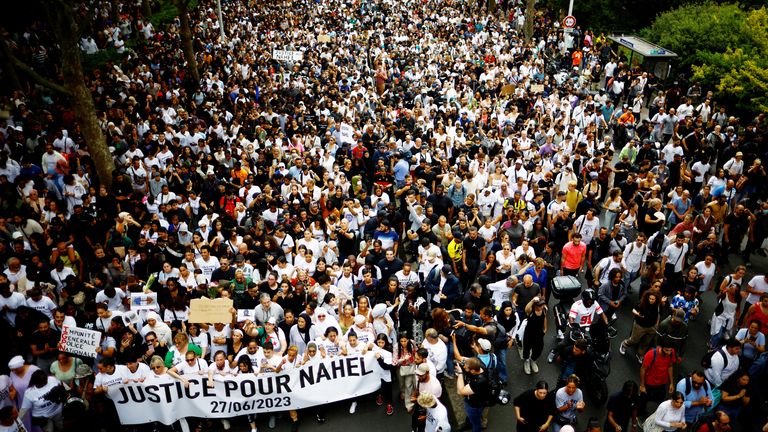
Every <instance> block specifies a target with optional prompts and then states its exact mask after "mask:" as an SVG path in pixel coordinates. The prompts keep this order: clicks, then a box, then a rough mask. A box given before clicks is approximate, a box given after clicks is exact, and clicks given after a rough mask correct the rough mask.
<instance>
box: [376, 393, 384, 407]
mask: <svg viewBox="0 0 768 432" xmlns="http://www.w3.org/2000/svg"><path fill="white" fill-rule="evenodd" d="M376 405H378V406H382V405H384V395H378V396H376Z"/></svg>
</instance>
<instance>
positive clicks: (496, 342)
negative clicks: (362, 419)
mask: <svg viewBox="0 0 768 432" xmlns="http://www.w3.org/2000/svg"><path fill="white" fill-rule="evenodd" d="M494 324H496V337H495V338H494V339H493V350H494V351H496V352H499V351H501V350H504V349H507V330H506V329H505V328H504V326H502V325H501V324H499V323H498V322H495V321H494Z"/></svg>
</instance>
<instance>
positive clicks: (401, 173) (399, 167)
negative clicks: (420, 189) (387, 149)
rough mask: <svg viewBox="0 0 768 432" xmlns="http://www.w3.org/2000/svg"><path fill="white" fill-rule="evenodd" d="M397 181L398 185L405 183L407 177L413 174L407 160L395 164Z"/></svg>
mask: <svg viewBox="0 0 768 432" xmlns="http://www.w3.org/2000/svg"><path fill="white" fill-rule="evenodd" d="M394 171H395V181H396V182H397V183H398V184H401V183H405V177H406V176H407V175H408V174H410V173H411V170H410V166H409V165H408V162H406V161H405V159H400V160H399V161H397V163H396V164H395V170H394Z"/></svg>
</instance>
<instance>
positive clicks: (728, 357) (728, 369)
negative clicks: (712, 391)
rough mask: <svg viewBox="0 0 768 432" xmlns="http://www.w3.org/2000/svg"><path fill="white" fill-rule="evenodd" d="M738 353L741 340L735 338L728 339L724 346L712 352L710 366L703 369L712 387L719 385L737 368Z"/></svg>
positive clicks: (739, 352)
mask: <svg viewBox="0 0 768 432" xmlns="http://www.w3.org/2000/svg"><path fill="white" fill-rule="evenodd" d="M739 354H741V342H739V341H738V340H736V339H735V338H731V339H728V342H726V343H725V346H724V347H722V348H720V349H718V350H717V351H715V352H714V353H712V357H711V359H710V366H709V368H707V369H706V370H705V371H704V375H705V376H706V377H707V380H708V381H709V382H710V383H712V386H713V387H720V386H721V385H722V384H723V383H724V382H725V380H727V379H728V378H729V377H730V376H731V375H733V373H734V372H736V371H737V370H738V369H739Z"/></svg>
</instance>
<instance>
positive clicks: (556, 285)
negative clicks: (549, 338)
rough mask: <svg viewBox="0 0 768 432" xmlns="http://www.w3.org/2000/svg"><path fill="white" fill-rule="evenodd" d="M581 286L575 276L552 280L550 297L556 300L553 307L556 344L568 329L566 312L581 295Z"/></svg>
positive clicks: (561, 339)
mask: <svg viewBox="0 0 768 432" xmlns="http://www.w3.org/2000/svg"><path fill="white" fill-rule="evenodd" d="M581 289H582V284H581V281H579V279H578V278H576V277H575V276H557V277H555V278H554V279H552V295H553V296H555V298H556V299H557V300H558V302H557V304H556V305H555V328H557V336H556V338H557V342H558V343H560V342H562V341H563V339H565V332H566V330H567V327H568V312H569V311H570V310H571V306H572V305H573V302H574V299H575V298H576V297H578V296H579V295H580V294H581Z"/></svg>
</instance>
